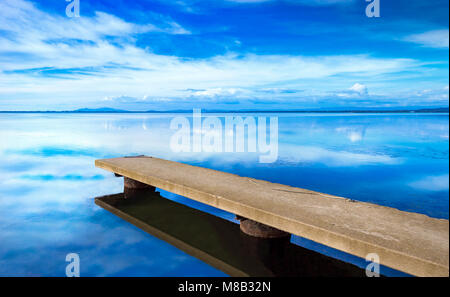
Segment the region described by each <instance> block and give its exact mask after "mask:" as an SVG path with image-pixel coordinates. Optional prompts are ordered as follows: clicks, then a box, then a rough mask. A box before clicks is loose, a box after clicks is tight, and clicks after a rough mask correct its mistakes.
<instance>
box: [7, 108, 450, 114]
mask: <svg viewBox="0 0 450 297" xmlns="http://www.w3.org/2000/svg"><path fill="white" fill-rule="evenodd" d="M191 112H192V110H166V111H157V110H146V111H130V110H122V109H115V108H109V107H101V108H80V109H76V110H67V111H51V110H49V111H0V113H191ZM256 112H258V113H448V112H449V108H448V107H439V108H420V109H419V108H409V109H408V108H406V109H391V110H389V109H362V110H356V109H349V110H342V109H341V110H317V109H316V110H298V109H297V110H251V109H248V110H208V109H202V113H256Z"/></svg>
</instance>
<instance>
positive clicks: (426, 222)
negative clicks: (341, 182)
mask: <svg viewBox="0 0 450 297" xmlns="http://www.w3.org/2000/svg"><path fill="white" fill-rule="evenodd" d="M95 164H96V166H97V167H99V168H103V169H105V170H108V171H111V172H113V173H116V174H119V175H122V176H124V177H128V178H130V179H133V180H136V181H138V182H141V183H144V184H148V185H151V186H153V187H156V188H160V189H163V190H166V191H169V192H172V193H175V194H178V195H181V196H184V197H187V198H190V199H193V200H196V201H198V202H202V203H205V204H208V205H211V206H214V207H216V208H219V209H223V210H225V211H228V212H230V213H234V214H236V215H238V216H240V217H243V218H247V219H248V220H251V221H254V222H258V223H260V224H263V225H266V226H269V227H272V228H275V229H278V230H281V231H284V232H286V233H289V234H295V235H298V236H301V237H304V238H307V239H309V240H312V241H315V242H318V243H321V244H324V245H327V246H330V247H332V248H335V249H338V250H341V251H344V252H347V253H350V254H353V255H355V256H358V257H361V258H365V257H366V256H367V255H368V254H370V253H376V254H377V255H378V256H379V258H380V263H381V264H382V265H385V266H388V267H391V268H394V269H397V270H400V271H403V272H406V273H409V274H413V275H417V276H448V275H449V222H448V220H443V219H435V218H430V217H428V216H426V215H423V214H417V213H410V212H405V211H400V210H397V209H394V208H390V207H385V206H380V205H375V204H371V203H365V202H356V201H354V200H350V199H346V198H343V197H338V196H333V195H328V194H323V193H319V192H314V191H310V190H306V189H301V188H295V187H290V186H286V185H282V184H275V183H270V182H267V181H262V180H256V179H253V178H248V177H241V176H237V175H234V174H229V173H225V172H221V171H216V170H211V169H207V168H201V167H196V166H190V165H187V164H183V163H179V162H172V161H167V160H162V159H158V158H153V157H145V156H142V157H135V158H115V159H105V160H97V161H96V162H95ZM243 228H244V230H249V229H247V228H246V227H243Z"/></svg>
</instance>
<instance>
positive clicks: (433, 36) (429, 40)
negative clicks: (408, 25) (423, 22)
mask: <svg viewBox="0 0 450 297" xmlns="http://www.w3.org/2000/svg"><path fill="white" fill-rule="evenodd" d="M448 34H449V32H448V29H446V30H433V31H428V32H423V33H419V34H412V35H409V36H406V37H405V38H404V40H405V41H408V42H414V43H417V44H420V45H422V46H425V47H432V48H443V49H448V45H449V41H448Z"/></svg>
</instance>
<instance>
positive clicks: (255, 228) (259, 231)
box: [236, 216, 291, 238]
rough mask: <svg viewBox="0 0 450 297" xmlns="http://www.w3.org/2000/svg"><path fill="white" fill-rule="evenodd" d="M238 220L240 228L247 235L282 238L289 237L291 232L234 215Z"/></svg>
mask: <svg viewBox="0 0 450 297" xmlns="http://www.w3.org/2000/svg"><path fill="white" fill-rule="evenodd" d="M236 219H237V220H239V221H240V229H241V231H242V232H244V233H245V234H247V235H250V236H253V237H259V238H283V237H290V236H291V234H290V233H287V232H284V231H282V230H279V229H276V228H273V227H270V226H267V225H264V224H262V223H258V222H255V221H252V220H249V219H247V218H244V217H241V216H236Z"/></svg>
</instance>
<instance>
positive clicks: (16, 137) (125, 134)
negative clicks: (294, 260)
mask: <svg viewBox="0 0 450 297" xmlns="http://www.w3.org/2000/svg"><path fill="white" fill-rule="evenodd" d="M174 116H178V115H173V114H0V139H1V141H0V160H1V161H0V176H1V177H2V178H1V179H0V276H6V275H24V276H30V275H31V276H64V275H65V267H66V265H67V263H66V262H65V257H66V254H68V253H72V252H74V253H78V254H79V255H80V258H81V275H82V276H222V275H224V274H223V273H222V272H220V271H218V270H216V269H214V268H212V267H211V266H209V265H207V264H205V263H202V262H201V261H200V260H197V259H195V258H193V257H191V256H189V255H187V254H185V253H184V252H182V251H179V250H178V249H176V248H174V247H172V246H170V245H169V244H167V243H165V242H163V241H161V240H159V239H156V238H154V237H152V236H150V235H148V234H147V233H145V232H143V231H141V230H139V229H137V228H135V227H133V226H131V225H130V224H128V223H126V222H125V221H123V220H121V219H119V218H117V217H115V216H114V215H112V214H110V213H108V212H107V211H105V210H103V209H101V208H99V207H97V206H96V205H95V204H94V201H93V198H94V197H96V196H101V195H106V194H112V193H118V192H121V190H122V181H121V179H118V178H114V177H113V175H112V174H109V173H107V172H105V171H103V170H99V169H96V168H95V167H94V160H95V159H98V158H107V157H118V156H124V155H141V154H145V155H152V156H157V157H161V158H166V159H170V160H175V161H182V162H187V163H190V164H195V165H200V166H205V167H209V168H214V169H218V170H223V171H227V172H232V173H236V174H239V175H244V176H250V177H254V178H260V179H265V180H269V181H272V182H278V183H283V184H288V185H292V186H298V187H304V188H308V189H311V190H317V191H321V192H326V193H330V194H334V195H339V196H345V197H348V198H352V199H355V200H360V201H368V202H373V203H377V204H382V205H387V206H391V207H395V208H398V209H401V210H406V211H413V212H419V213H423V214H426V215H429V216H432V217H436V218H446V219H448V217H449V197H448V195H449V182H448V178H449V159H448V156H449V154H448V151H449V117H448V114H364V115H362V114H361V115H358V114H279V115H277V116H278V117H279V119H278V121H279V153H278V155H279V157H278V160H277V161H276V162H275V163H271V164H261V163H259V162H258V155H256V154H249V153H221V154H217V153H216V154H214V153H212V154H211V153H181V154H180V153H178V154H176V153H173V152H171V150H170V146H169V144H170V138H171V135H173V133H174V131H173V130H170V120H171V119H172V118H173V117H174ZM186 116H190V115H186ZM222 116H223V115H222ZM243 116H245V115H243ZM252 116H255V114H252ZM256 116H257V115H256ZM265 116H268V115H266V114H265ZM272 116H274V115H272ZM163 195H164V196H166V197H168V198H170V199H174V200H176V201H180V202H182V203H185V204H188V205H190V206H194V207H196V208H199V209H202V210H205V211H208V212H210V213H213V214H215V215H217V216H220V217H223V218H226V219H229V220H233V217H234V216H233V215H232V214H229V213H226V212H223V211H220V210H217V209H214V208H211V207H208V206H205V205H201V204H199V203H196V202H193V201H190V200H188V199H185V198H183V197H179V196H176V195H173V194H170V193H166V192H163ZM293 241H294V242H296V243H298V244H300V245H303V246H305V247H307V248H310V249H314V250H318V251H320V252H322V253H325V254H329V255H332V256H335V257H337V258H341V259H344V260H346V261H351V262H353V263H356V264H358V265H363V264H364V261H362V260H361V259H357V258H355V257H352V256H349V255H345V254H343V253H340V252H337V251H334V250H332V249H329V248H326V247H323V246H320V245H317V244H314V243H313V242H310V241H307V240H305V239H301V238H297V237H295V238H293ZM382 273H383V271H382Z"/></svg>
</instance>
